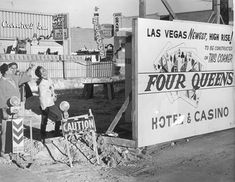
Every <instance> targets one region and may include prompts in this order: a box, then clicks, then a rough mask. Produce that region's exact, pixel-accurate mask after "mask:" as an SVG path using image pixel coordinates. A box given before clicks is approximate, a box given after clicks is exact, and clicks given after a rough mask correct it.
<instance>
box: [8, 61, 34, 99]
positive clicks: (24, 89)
mask: <svg viewBox="0 0 235 182" xmlns="http://www.w3.org/2000/svg"><path fill="white" fill-rule="evenodd" d="M8 65H9V68H10V70H11V71H12V73H13V75H15V76H14V77H16V79H17V77H18V78H20V77H23V76H24V75H25V74H26V75H28V76H29V75H31V70H32V68H33V67H34V64H30V65H29V68H28V69H27V70H26V71H25V72H19V70H18V65H17V63H15V62H12V63H10V64H8ZM19 88H20V92H21V93H22V92H23V95H22V98H21V101H23V100H24V97H25V98H26V99H27V98H29V97H31V96H33V93H32V91H31V88H30V86H29V84H28V82H26V83H23V84H21V85H20V86H19Z"/></svg>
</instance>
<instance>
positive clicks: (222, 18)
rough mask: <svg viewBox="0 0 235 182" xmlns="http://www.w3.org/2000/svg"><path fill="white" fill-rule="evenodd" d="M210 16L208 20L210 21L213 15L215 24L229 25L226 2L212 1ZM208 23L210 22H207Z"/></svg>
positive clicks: (224, 0) (223, 0)
mask: <svg viewBox="0 0 235 182" xmlns="http://www.w3.org/2000/svg"><path fill="white" fill-rule="evenodd" d="M212 10H213V13H212V16H211V18H210V20H211V19H212V17H213V15H215V18H213V19H215V20H216V21H212V22H216V23H217V24H220V23H222V24H229V6H228V0H213V1H212ZM209 22H210V21H209Z"/></svg>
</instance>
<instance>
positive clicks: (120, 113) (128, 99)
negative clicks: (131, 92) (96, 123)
mask: <svg viewBox="0 0 235 182" xmlns="http://www.w3.org/2000/svg"><path fill="white" fill-rule="evenodd" d="M129 102H130V96H128V97H127V98H126V100H125V102H124V103H123V105H122V107H121V109H120V110H119V111H118V113H117V115H116V116H115V118H114V120H113V121H112V123H111V125H110V126H109V128H108V130H107V131H106V134H108V133H109V132H112V131H113V130H114V128H115V127H116V125H117V124H118V121H119V120H120V118H121V117H122V114H123V113H124V112H125V111H126V108H127V106H128V104H129Z"/></svg>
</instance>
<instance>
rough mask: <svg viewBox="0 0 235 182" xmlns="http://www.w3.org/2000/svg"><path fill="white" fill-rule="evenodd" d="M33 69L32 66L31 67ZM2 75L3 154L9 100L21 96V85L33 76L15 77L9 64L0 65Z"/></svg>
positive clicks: (2, 151) (0, 116)
mask: <svg viewBox="0 0 235 182" xmlns="http://www.w3.org/2000/svg"><path fill="white" fill-rule="evenodd" d="M30 69H31V68H30ZM0 72H1V74H2V77H1V78H0V124H1V130H0V131H1V142H0V143H1V145H0V151H1V155H2V154H4V153H5V144H6V126H7V122H8V121H7V120H8V119H9V114H10V113H9V107H10V105H9V100H10V98H11V97H13V96H16V97H18V98H20V92H19V85H21V84H23V83H25V82H28V81H29V80H30V79H31V76H30V75H28V74H24V75H23V76H22V77H19V78H18V77H15V75H13V73H12V71H11V70H10V68H9V65H7V64H5V63H4V64H2V65H1V66H0Z"/></svg>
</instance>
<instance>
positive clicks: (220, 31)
mask: <svg viewBox="0 0 235 182" xmlns="http://www.w3.org/2000/svg"><path fill="white" fill-rule="evenodd" d="M231 37H232V27H231V26H227V25H215V24H206V23H193V22H190V23H189V22H169V21H161V20H150V19H138V20H136V22H135V46H136V49H135V51H136V53H135V56H136V57H135V63H136V65H135V83H136V84H135V96H134V98H135V100H134V103H135V108H136V110H137V112H135V113H136V115H135V122H136V127H135V128H136V129H137V132H135V133H136V136H135V137H136V139H137V145H138V147H141V146H147V145H152V144H157V143H162V142H167V141H172V140H176V139H181V138H185V137H190V136H195V135H200V134H205V133H209V132H214V131H219V130H224V129H228V128H232V127H235V122H234V117H233V114H234V107H233V87H234V72H233V66H232V62H233V53H232V51H233V50H232V49H233V48H232V43H231V41H232V40H231Z"/></svg>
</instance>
